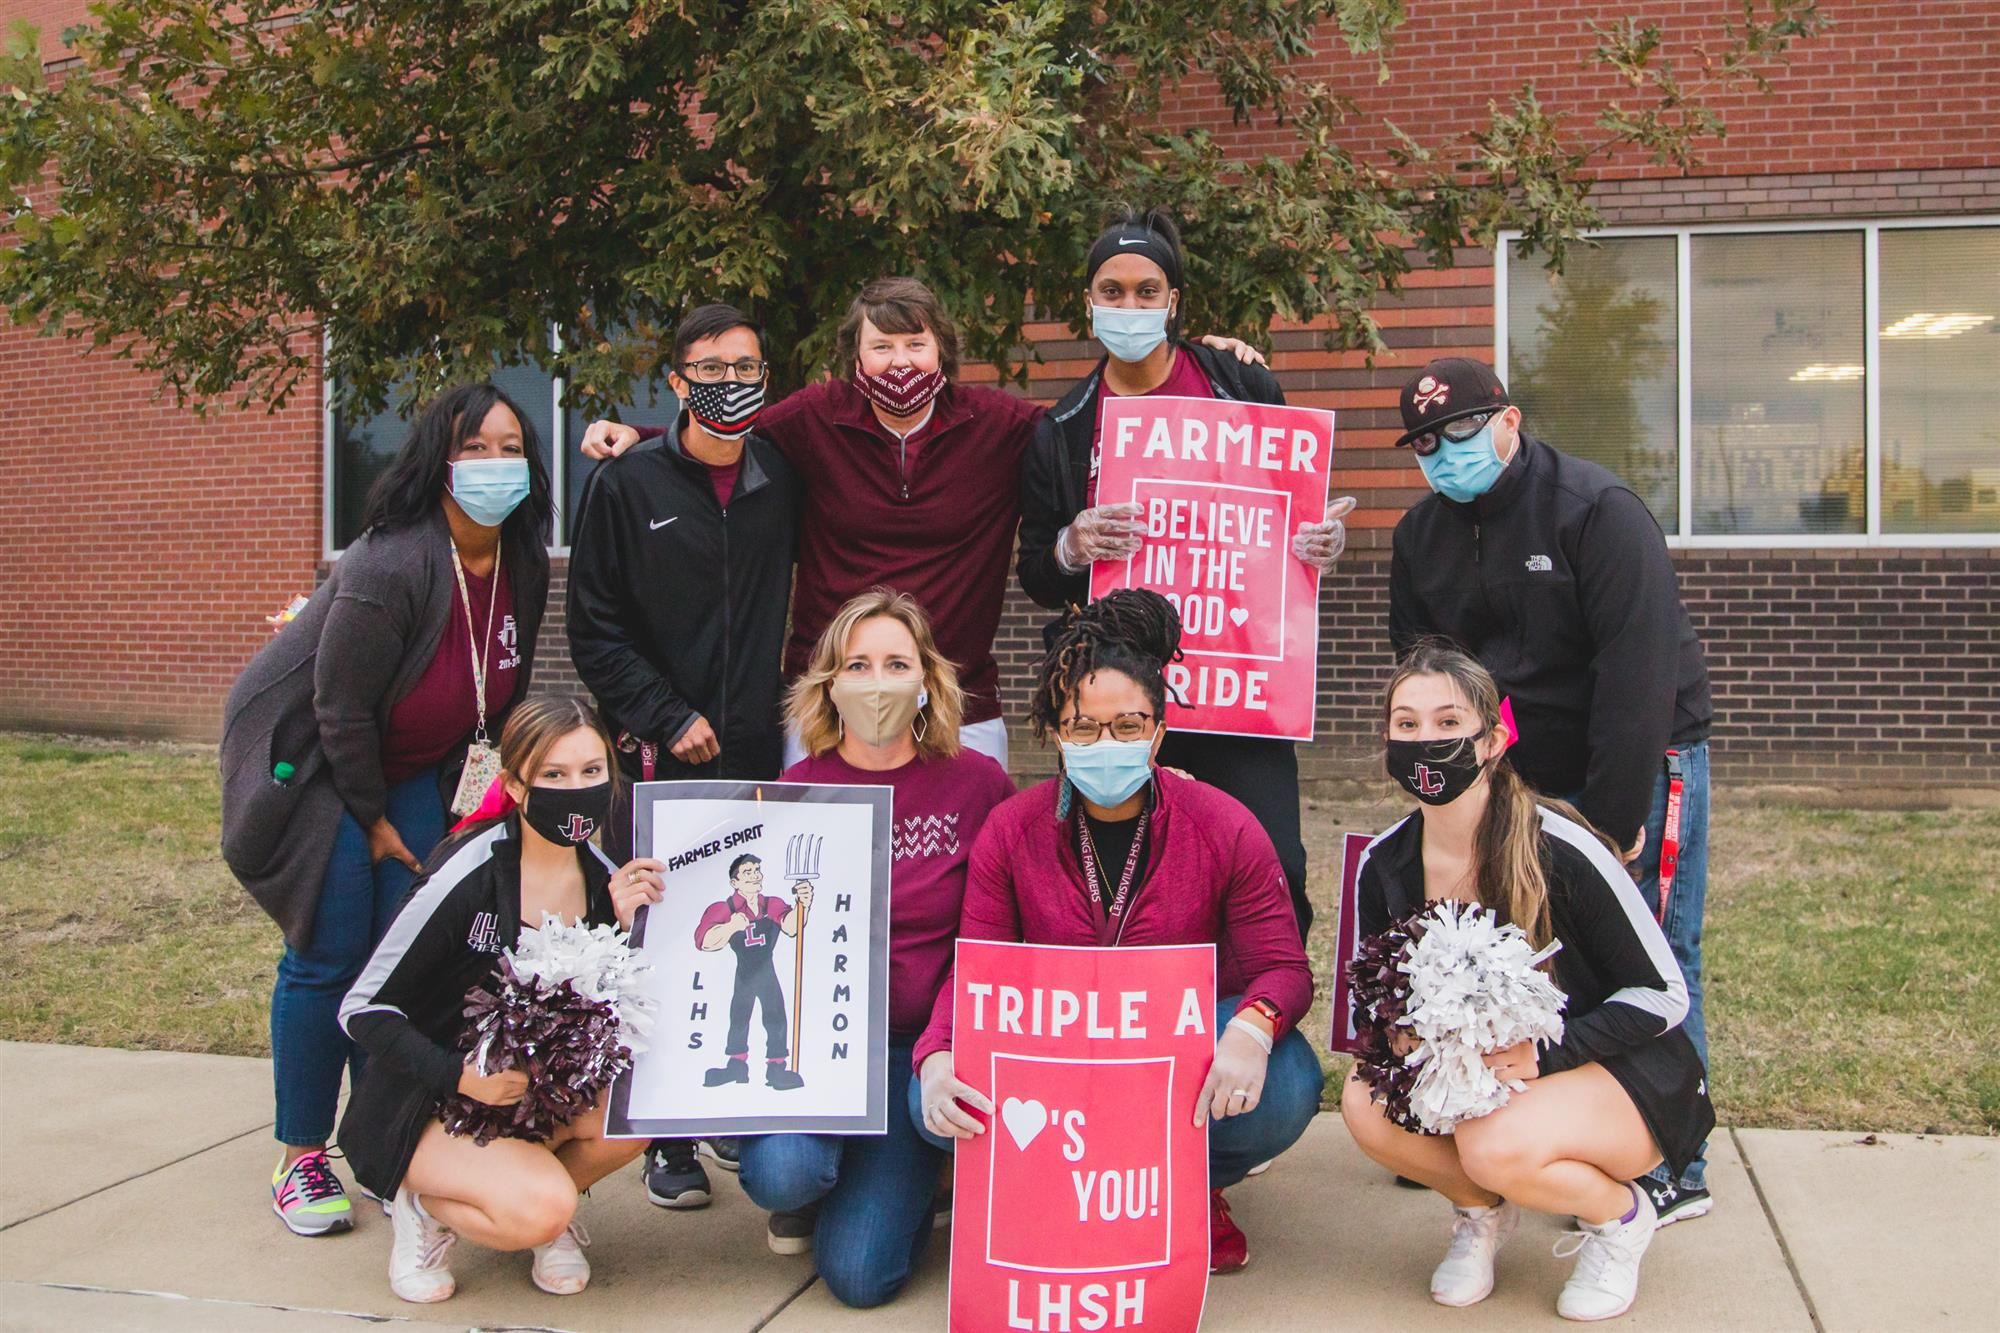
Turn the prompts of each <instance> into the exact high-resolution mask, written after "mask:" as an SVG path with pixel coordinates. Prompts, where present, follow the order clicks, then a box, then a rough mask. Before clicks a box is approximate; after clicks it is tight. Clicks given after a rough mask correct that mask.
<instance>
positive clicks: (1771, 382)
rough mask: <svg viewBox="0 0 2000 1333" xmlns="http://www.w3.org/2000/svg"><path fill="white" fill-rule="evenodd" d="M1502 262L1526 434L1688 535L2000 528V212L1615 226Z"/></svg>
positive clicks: (1499, 333)
mask: <svg viewBox="0 0 2000 1333" xmlns="http://www.w3.org/2000/svg"><path fill="white" fill-rule="evenodd" d="M1594 240H1595V241H1596V242H1597V244H1596V245H1595V246H1593V247H1591V248H1588V249H1578V250H1574V251H1572V252H1571V256H1570V262H1569V263H1568V265H1567V269H1566V272H1564V273H1563V274H1562V275H1560V276H1557V275H1553V274H1550V273H1549V272H1548V271H1547V269H1546V267H1545V266H1544V263H1543V260H1542V259H1541V257H1540V256H1539V255H1534V254H1530V253H1528V252H1527V251H1526V250H1525V249H1524V247H1523V246H1522V244H1521V243H1520V242H1519V241H1509V242H1508V243H1507V244H1506V245H1504V246H1502V247H1501V249H1500V254H1499V263H1498V266H1499V273H1498V274H1497V275H1496V277H1497V292H1496V300H1497V301H1498V302H1499V304H1500V306H1501V307H1502V308H1501V309H1500V310H1498V311H1496V316H1497V318H1496V326H1497V328H1496V343H1497V346H1496V348H1495V351H1496V354H1497V355H1496V360H1497V362H1498V364H1499V367H1500V372H1501V376H1502V378H1503V379H1504V380H1506V382H1507V384H1508V387H1509V388H1510V390H1512V392H1513V396H1514V398H1515V400H1516V401H1517V402H1518V403H1519V404H1520V405H1521V408H1522V412H1523V414H1524V415H1525V417H1526V418H1527V422H1528V428H1529V430H1530V431H1531V432H1533V433H1534V434H1536V435H1537V436H1539V437H1542V438H1545V439H1547V440H1549V441H1550V442H1551V443H1553V444H1555V445H1556V446H1558V447H1559V448H1561V449H1563V450H1564V451H1565V452H1567V453H1570V454H1574V455H1577V456H1579V457H1583V458H1588V459H1591V460H1593V461H1595V462H1598V463H1601V464H1603V465H1604V466H1606V467H1608V468H1610V469H1611V470H1612V471H1613V472H1615V473H1617V474H1618V475H1619V476H1620V477H1621V478H1622V479H1624V481H1625V482H1626V484H1627V485H1629V486H1631V487H1632V489H1633V490H1634V491H1635V492H1637V493H1638V495H1639V496H1640V497H1641V498H1642V499H1643V500H1645V502H1646V504H1647V505H1648V507H1649V508H1651V510H1652V512H1653V515H1654V517H1655V518H1657V519H1658V520H1659V522H1660V526H1661V527H1662V528H1663V529H1664V530H1665V531H1666V532H1667V534H1668V535H1669V537H1672V538H1675V539H1677V540H1678V541H1680V542H1683V543H1686V544H1692V545H1722V546H1727V545H1737V546H1755V545H1780V546H1783V545H1806V546H1811V545H1852V544H1869V543H1878V544H1903V543H1906V542H1908V541H1910V540H1911V539H1915V540H1916V541H1918V542H1919V543H1928V544H1952V543H1954V542H1958V543H1964V542H1978V541H1983V540H1990V539H1992V538H1993V537H1994V536H1995V535H1996V534H2000V374H1996V373H1995V371H1996V368H2000V225H1997V224H1996V223H1995V221H1994V220H1991V219H1976V220H1971V221H1969V222H1967V223H1965V224H1945V223H1936V222H1927V223H1925V224H1924V225H1921V226H1916V225H1905V224H1899V223H1863V222H1855V223H1840V224H1832V225H1826V226H1798V225H1792V226H1784V225H1772V226H1764V227H1759V226H1737V227H1726V226H1718V227H1712V228H1709V227H1692V228H1687V229H1684V230H1680V231H1675V232H1660V231H1632V232H1619V233H1607V234H1604V235H1601V236H1598V237H1596V238H1594Z"/></svg>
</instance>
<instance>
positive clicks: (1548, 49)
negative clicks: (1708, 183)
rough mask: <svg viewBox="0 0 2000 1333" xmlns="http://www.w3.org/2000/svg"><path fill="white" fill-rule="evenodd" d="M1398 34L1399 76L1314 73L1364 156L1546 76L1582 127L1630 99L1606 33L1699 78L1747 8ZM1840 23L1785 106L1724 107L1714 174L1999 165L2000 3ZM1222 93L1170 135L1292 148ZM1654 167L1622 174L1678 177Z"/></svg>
mask: <svg viewBox="0 0 2000 1333" xmlns="http://www.w3.org/2000/svg"><path fill="white" fill-rule="evenodd" d="M1407 8H1408V10H1409V16H1410V17H1409V21H1408V22H1407V23H1406V24H1405V25H1404V26H1403V28H1402V29H1401V30H1400V31H1399V32H1398V34H1397V37H1396V45H1395V51H1394V53H1393V55H1392V56H1391V58H1390V60H1389V80H1388V82H1387V83H1386V84H1384V83H1378V82H1377V79H1376V70H1375V63H1374V62H1373V61H1372V60H1365V59H1357V58H1355V57H1353V56H1351V55H1349V54H1348V53H1347V50H1346V48H1345V46H1343V45H1342V44H1341V43H1340V42H1339V41H1338V39H1337V38H1335V37H1334V36H1333V35H1332V34H1331V32H1330V31H1329V33H1328V34H1326V36H1325V37H1324V38H1323V39H1322V40H1321V41H1320V42H1319V43H1318V46H1319V49H1320V51H1321V54H1320V55H1319V56H1317V57H1316V58H1314V59H1312V60H1309V61H1305V62H1303V63H1302V64H1301V65H1300V66H1299V69H1300V71H1301V72H1302V73H1304V74H1306V75H1309V76H1311V77H1315V78H1320V79H1324V80H1326V81H1327V82H1328V83H1330V84H1331V85H1332V86H1333V87H1334V88H1335V89H1336V90H1338V91H1340V92H1342V93H1344V94H1346V95H1347V96H1348V97H1350V98H1352V99H1353V100H1354V103H1355V105H1356V107H1357V114H1356V115H1355V116H1354V117H1353V119H1352V121H1351V122H1350V123H1351V125H1352V133H1351V134H1350V135H1349V136H1348V137H1347V142H1348V144H1349V145H1350V146H1351V147H1353V148H1357V149H1361V150H1364V151H1366V150H1373V149H1381V148H1385V147H1387V146H1388V144H1389V142H1390V140H1389V137H1388V135H1387V134H1386V132H1384V131H1383V130H1382V129H1381V128H1380V126H1381V124H1382V122H1384V121H1389V122H1393V123H1394V124H1396V125H1399V126H1401V127H1402V128H1403V129H1404V130H1406V131H1409V132H1410V133H1412V134H1414V135H1416V136H1417V138H1418V139H1419V140H1420V141H1421V142H1427V143H1428V142H1436V141H1438V140H1441V139H1444V138H1447V137H1450V136H1452V135H1455V134H1458V133H1462V132H1464V131H1466V130H1468V129H1471V128H1473V127H1474V126H1476V125H1477V124H1479V123H1481V121H1482V120H1483V119H1484V117H1485V112H1486V107H1487V104H1488V103H1489V102H1496V101H1497V102H1501V103H1503V104H1504V103H1505V102H1506V100H1507V99H1509V98H1510V97H1511V96H1512V95H1513V93H1514V92H1515V91H1516V90H1517V89H1518V88H1519V87H1520V85H1521V84H1522V83H1524V82H1526V81H1528V80H1533V81H1534V83H1535V85H1536V89H1537V91H1538V93H1539V94H1540V96H1541V99H1542V102H1543V104H1544V106H1546V107H1548V108H1550V109H1551V110H1554V111H1559V112H1565V113H1568V114H1570V115H1572V116H1580V117H1581V119H1582V120H1583V122H1584V123H1585V124H1587V123H1588V121H1589V120H1590V119H1591V118H1593V117H1594V116H1595V114H1596V110H1597V108H1598V107H1600V106H1602V105H1603V104H1604V103H1605V102H1606V101H1608V100H1615V99H1620V98H1622V99H1623V100H1625V101H1627V102H1634V101H1636V99H1634V98H1633V97H1632V95H1631V93H1630V90H1629V89H1625V88H1622V87H1620V86H1619V85H1618V83H1617V80H1616V76H1615V75H1613V74H1612V73H1611V72H1609V71H1608V70H1605V69H1604V68H1603V67H1602V66H1600V65H1597V64H1595V62H1593V61H1591V60H1590V53H1591V51H1592V50H1593V48H1594V46H1595V42H1594V39H1593V38H1592V37H1591V34H1590V29H1591V25H1592V24H1593V23H1595V24H1598V25H1609V24H1612V23H1614V22H1616V21H1618V20H1619V19H1622V18H1623V17H1625V16H1626V15H1628V14H1629V15H1632V16H1634V17H1637V18H1641V19H1644V20H1647V21H1650V22H1654V23H1657V24H1659V25H1660V26H1661V27H1663V28H1664V29H1665V30H1666V32H1667V33H1668V40H1667V42H1666V43H1665V45H1664V47H1663V50H1662V54H1663V55H1664V56H1666V57H1667V58H1669V59H1671V60H1672V61H1673V62H1674V67H1675V69H1676V70H1678V71H1680V72H1682V74H1683V77H1684V78H1691V77H1692V75H1693V72H1694V70H1695V67H1696V61H1695V52H1694V47H1695V45H1696V44H1697V43H1702V42H1707V43H1709V44H1711V45H1713V44H1716V43H1719V42H1720V41H1721V40H1722V37H1723V24H1724V23H1725V22H1726V21H1728V20H1730V19H1733V18H1738V17H1740V15H1741V12H1742V6H1741V4H1739V3H1737V0H1638V2H1637V3H1634V2H1633V0H1571V3H1567V4H1523V3H1495V2H1494V0H1416V2H1415V3H1412V4H1410V5H1409V6H1408V7H1407ZM1821 8H1822V9H1824V10H1825V11H1826V13H1827V14H1828V15H1830V16H1831V17H1832V19H1833V20H1834V26H1833V28H1832V29H1831V30H1830V31H1829V32H1828V33H1827V34H1826V35H1825V36H1823V37H1819V38H1816V39H1814V40H1813V41H1812V42H1810V43H1807V44H1806V45H1804V46H1801V47H1798V48H1796V51H1795V54H1794V56H1793V59H1792V61H1791V63H1790V65H1789V66H1788V67H1784V68H1780V69H1778V70H1776V71H1775V72H1773V73H1772V74H1771V95H1770V97H1768V98H1765V97H1763V96H1761V95H1759V94H1757V93H1756V92H1754V91H1752V90H1747V89H1746V90H1744V91H1741V92H1736V93H1732V94H1729V95H1726V96H1717V97H1715V98H1712V99H1711V102H1712V105H1713V106H1714V107H1715V108H1716V110H1718V111H1720V112H1721V113H1722V114H1723V116H1724V118H1725V119H1726V120H1727V122H1728V125H1729V127H1730V128H1729V135H1728V138H1727V140H1726V141H1725V142H1724V143H1722V144H1720V145H1718V146H1716V147H1714V148H1712V149H1711V150H1709V151H1707V152H1705V153H1704V154H1703V158H1702V167H1701V171H1702V174H1703V175H1716V176H1724V175H1761V174H1767V173H1783V172H1793V173H1797V172H1822V171H1883V170H1916V169H1925V168H1940V167H1955V166H1987V165H1991V164H1992V160H1993V148H1994V145H1995V144H1996V143H2000V5H1995V4H1993V3H1992V0H1827V3H1825V4H1823V5H1822V6H1821ZM1228 116H1229V112H1228V109H1227V107H1226V106H1225V105H1224V103H1223V101H1222V98H1221V96H1220V93H1219V92H1218V91H1217V90H1216V89H1215V88H1214V86H1213V84H1209V83H1206V82H1201V83H1197V82H1193V81H1190V82H1189V83H1187V84H1185V85H1183V87H1182V89H1181V95H1180V96H1179V97H1178V98H1177V99H1176V104H1175V109H1174V111H1173V114H1172V116H1171V119H1170V123H1172V124H1174V125H1176V126H1186V127H1200V126H1206V127H1210V128H1212V129H1214V130H1215V132H1216V134H1217V136H1218V137H1219V138H1220V139H1221V141H1222V142H1223V143H1224V144H1226V145H1228V146H1229V147H1230V148H1232V149H1234V150H1236V151H1239V152H1255V153H1263V152H1282V151H1284V150H1285V149H1286V147H1287V145H1288V144H1289V142H1290V136H1291V132H1290V130H1289V129H1287V128H1282V127H1275V126H1272V125H1271V124H1269V123H1268V120H1267V121H1265V122H1259V123H1253V124H1249V125H1244V126H1230V125H1227V123H1226V122H1227V121H1228ZM1642 168H1643V164H1642V163H1638V162H1630V163H1623V164H1620V165H1619V166H1618V167H1617V168H1615V169H1614V170H1613V172H1612V173H1611V174H1614V175H1623V174H1632V173H1639V174H1651V175H1664V174H1669V173H1664V172H1659V171H1657V170H1656V169H1650V168H1644V169H1643V170H1642Z"/></svg>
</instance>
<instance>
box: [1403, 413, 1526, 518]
mask: <svg viewBox="0 0 2000 1333" xmlns="http://www.w3.org/2000/svg"><path fill="white" fill-rule="evenodd" d="M1417 466H1418V467H1420V468H1422V469H1423V471H1424V480H1425V481H1427V482H1429V483H1430V484H1431V489H1432V490H1434V491H1436V492H1437V493H1438V494H1439V495H1442V496H1443V497H1444V498H1445V499H1447V500H1456V501H1458V502H1459V503H1460V504H1466V503H1468V502H1470V501H1472V500H1476V499H1478V498H1479V497H1480V496H1482V495H1484V494H1486V492H1488V491H1490V490H1492V489H1493V483H1494V482H1496V481H1498V480H1500V474H1501V473H1502V472H1505V471H1506V470H1507V465H1506V464H1505V463H1503V462H1501V461H1500V455H1499V454H1498V453H1496V452H1495V451H1494V448H1493V424H1492V423H1491V422H1488V423H1487V425H1486V429H1484V430H1482V431H1480V432H1479V434H1477V435H1475V436H1473V437H1472V438H1471V439H1469V440H1452V439H1447V440H1445V441H1444V443H1443V444H1441V445H1439V446H1438V450H1437V452H1436V453H1434V454H1432V455H1430V457H1428V458H1425V457H1423V456H1421V455H1419V456H1418V458H1417Z"/></svg>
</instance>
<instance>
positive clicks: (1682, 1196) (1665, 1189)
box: [1634, 1178, 1715, 1227]
mask: <svg viewBox="0 0 2000 1333" xmlns="http://www.w3.org/2000/svg"><path fill="white" fill-rule="evenodd" d="M1634 1183H1635V1184H1637V1185H1638V1186H1639V1188H1640V1189H1642V1190H1644V1191H1646V1197H1647V1198H1649V1199H1651V1200H1652V1201H1653V1210H1654V1211H1655V1212H1657V1213H1658V1214H1659V1215H1660V1225H1661V1226H1663V1227H1670V1226H1672V1225H1673V1224H1674V1223H1676V1222H1685V1221H1687V1220H1689V1219H1690V1218H1695V1217H1706V1216H1708V1210H1709V1209H1711V1208H1713V1207H1715V1199H1714V1198H1713V1197H1712V1196H1711V1195H1710V1194H1709V1192H1708V1191H1707V1190H1706V1189H1705V1188H1702V1187H1700V1186H1693V1187H1690V1186H1687V1185H1669V1184H1665V1183H1664V1182H1662V1181H1658V1180H1653V1179H1651V1178H1648V1179H1645V1180H1641V1181H1635V1182H1634Z"/></svg>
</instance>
